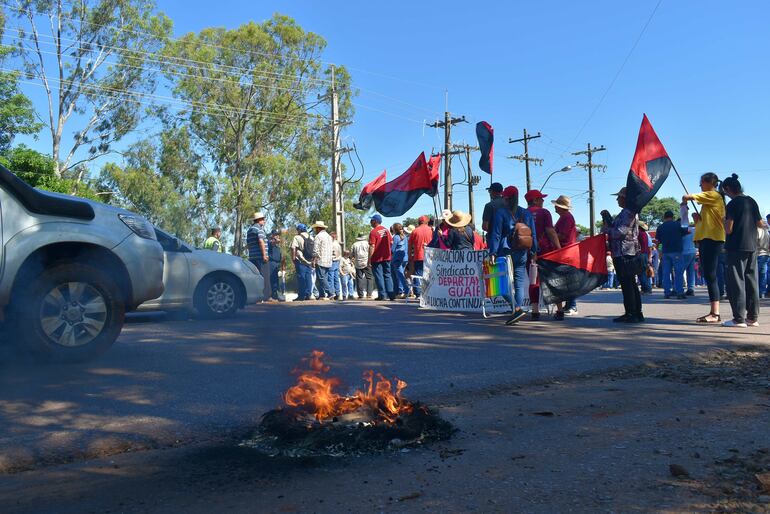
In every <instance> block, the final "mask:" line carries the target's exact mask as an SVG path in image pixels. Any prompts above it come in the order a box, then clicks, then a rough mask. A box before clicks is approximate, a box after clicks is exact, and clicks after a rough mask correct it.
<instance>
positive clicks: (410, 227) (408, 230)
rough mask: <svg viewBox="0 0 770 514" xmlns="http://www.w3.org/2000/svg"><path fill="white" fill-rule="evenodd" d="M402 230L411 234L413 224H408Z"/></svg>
mask: <svg viewBox="0 0 770 514" xmlns="http://www.w3.org/2000/svg"><path fill="white" fill-rule="evenodd" d="M404 232H406V233H407V234H411V233H412V232H414V225H409V226H408V227H406V228H405V229H404Z"/></svg>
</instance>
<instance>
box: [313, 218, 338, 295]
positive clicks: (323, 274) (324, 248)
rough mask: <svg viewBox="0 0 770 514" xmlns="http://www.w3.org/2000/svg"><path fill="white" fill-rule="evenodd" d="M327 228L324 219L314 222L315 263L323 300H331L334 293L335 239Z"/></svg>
mask: <svg viewBox="0 0 770 514" xmlns="http://www.w3.org/2000/svg"><path fill="white" fill-rule="evenodd" d="M327 228H328V227H327V226H326V224H325V223H324V222H323V221H316V222H315V223H314V224H313V230H315V233H316V236H315V242H314V244H313V263H314V264H315V268H316V271H317V274H318V292H319V294H320V299H321V300H331V297H332V296H333V295H334V290H333V289H332V285H331V275H330V271H331V267H332V245H333V244H334V241H333V240H332V236H331V235H329V233H328V232H327V231H326V229H327Z"/></svg>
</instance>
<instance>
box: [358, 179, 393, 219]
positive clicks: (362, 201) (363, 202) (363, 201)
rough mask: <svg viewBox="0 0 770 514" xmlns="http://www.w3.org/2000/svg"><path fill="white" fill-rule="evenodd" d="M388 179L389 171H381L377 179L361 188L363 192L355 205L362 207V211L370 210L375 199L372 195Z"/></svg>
mask: <svg viewBox="0 0 770 514" xmlns="http://www.w3.org/2000/svg"><path fill="white" fill-rule="evenodd" d="M387 181H388V179H387V171H386V170H382V173H380V174H379V175H378V176H377V178H376V179H374V180H372V181H371V182H369V183H368V184H366V185H365V186H364V188H363V189H362V190H361V194H360V195H358V202H356V203H354V204H353V207H355V208H356V209H361V210H362V211H368V210H369V209H370V208H371V207H372V201H373V199H374V198H373V196H372V195H373V194H374V192H375V191H377V190H378V189H379V188H381V187H382V186H384V185H385V182H387Z"/></svg>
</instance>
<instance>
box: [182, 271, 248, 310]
mask: <svg viewBox="0 0 770 514" xmlns="http://www.w3.org/2000/svg"><path fill="white" fill-rule="evenodd" d="M238 285H239V284H238V283H237V281H236V279H234V278H232V277H230V276H228V275H215V276H212V277H206V278H204V279H203V280H201V282H200V284H198V287H197V288H195V298H194V300H193V302H194V304H195V310H196V311H198V315H199V316H200V317H202V318H206V319H218V318H229V317H231V316H233V315H234V314H235V312H236V311H237V310H238V305H239V303H240V302H239V298H238V295H239V291H240V288H239V287H238Z"/></svg>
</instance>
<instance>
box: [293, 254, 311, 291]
mask: <svg viewBox="0 0 770 514" xmlns="http://www.w3.org/2000/svg"><path fill="white" fill-rule="evenodd" d="M294 267H295V268H297V298H298V299H299V300H307V299H308V298H310V296H311V295H312V294H313V269H312V268H311V267H310V266H308V265H307V264H303V263H301V262H299V261H294Z"/></svg>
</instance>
